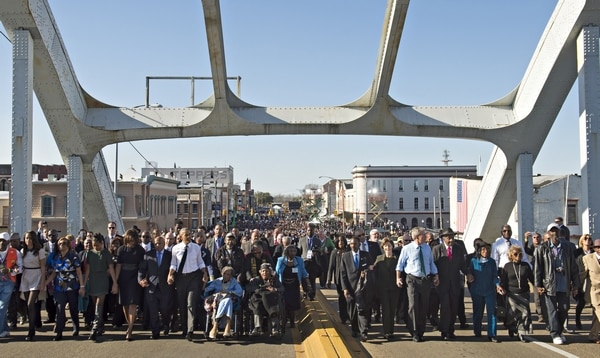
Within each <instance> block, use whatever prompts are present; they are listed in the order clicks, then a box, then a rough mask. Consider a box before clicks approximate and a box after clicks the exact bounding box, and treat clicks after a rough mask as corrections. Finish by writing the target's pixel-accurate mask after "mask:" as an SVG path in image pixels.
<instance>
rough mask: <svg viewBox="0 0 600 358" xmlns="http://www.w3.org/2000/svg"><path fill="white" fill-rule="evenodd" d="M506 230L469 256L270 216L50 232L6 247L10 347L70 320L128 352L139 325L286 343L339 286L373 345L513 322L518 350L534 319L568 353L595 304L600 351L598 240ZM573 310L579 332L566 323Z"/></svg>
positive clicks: (342, 309)
mask: <svg viewBox="0 0 600 358" xmlns="http://www.w3.org/2000/svg"><path fill="white" fill-rule="evenodd" d="M500 231H501V232H500V237H498V238H497V239H493V238H478V239H475V240H474V243H473V244H474V247H473V253H468V250H467V249H466V247H465V244H464V243H463V241H462V240H459V239H458V236H457V233H456V232H454V231H453V230H452V229H450V228H448V229H445V230H442V231H440V232H437V233H433V232H432V231H428V230H426V229H425V228H421V227H414V228H412V229H411V230H408V231H406V232H401V233H398V234H397V236H391V235H390V233H389V232H388V231H387V230H378V229H371V230H369V231H368V232H365V230H364V229H363V228H361V227H341V226H340V224H339V223H330V224H327V223H325V224H321V223H312V222H307V220H306V218H299V217H293V218H277V217H276V218H269V217H264V218H260V219H258V220H257V219H253V218H246V219H241V220H239V221H238V222H236V227H232V228H231V229H230V230H225V229H224V227H223V226H222V225H220V224H217V225H215V226H214V227H212V228H210V230H208V229H207V228H204V227H201V228H199V229H197V230H191V229H189V228H185V227H183V225H182V223H181V222H178V223H176V225H174V227H172V228H170V229H168V230H164V231H163V230H158V229H155V230H149V231H145V230H140V229H138V228H137V227H133V228H131V229H129V230H126V231H125V232H124V233H122V234H121V233H118V232H117V225H116V224H115V223H114V222H109V223H108V225H107V232H106V234H102V233H92V232H87V231H85V230H81V231H80V232H79V233H77V234H76V236H74V235H71V234H68V235H64V236H60V235H59V232H57V231H56V230H54V229H52V228H49V227H48V226H47V223H46V222H43V221H40V222H39V224H38V227H37V229H36V230H32V231H29V232H26V233H23V234H22V235H21V234H20V233H12V234H9V233H6V232H5V233H2V234H0V338H5V337H10V332H11V330H14V329H16V328H17V327H18V325H22V326H27V331H28V333H27V335H26V337H25V340H27V341H34V340H35V336H36V331H37V330H39V329H41V327H42V326H43V324H51V325H53V331H54V333H55V336H54V338H53V339H54V340H55V341H60V340H62V339H63V338H64V337H65V336H66V335H65V330H66V326H67V312H66V311H67V310H68V311H69V312H68V313H69V316H70V320H71V324H70V325H71V327H70V328H71V336H79V335H80V332H81V331H82V330H85V331H87V332H89V333H87V338H88V339H89V340H92V341H100V340H102V339H103V338H102V336H103V334H104V333H105V331H106V329H112V330H117V331H124V332H125V333H124V337H123V338H124V339H125V340H127V341H131V340H133V339H136V338H141V336H140V335H139V334H135V333H134V323H136V322H138V323H140V324H141V327H142V330H146V331H148V332H149V333H150V334H149V338H150V339H155V340H156V339H160V338H161V337H164V336H167V335H172V334H180V335H181V336H182V337H183V338H185V339H187V340H189V341H192V340H194V339H198V338H199V336H198V335H197V334H196V335H195V333H199V332H202V333H203V338H205V339H207V340H214V339H230V338H233V337H237V338H240V337H242V336H248V337H261V336H267V337H271V339H279V338H281V337H282V335H283V334H284V333H285V331H286V328H291V329H294V328H295V324H296V321H297V319H296V312H297V311H298V310H299V309H300V308H301V303H302V300H303V299H307V300H314V299H315V297H316V294H317V291H318V290H319V289H325V288H328V289H329V288H332V287H335V289H336V290H337V294H338V303H339V304H338V313H339V319H340V321H341V322H342V323H343V324H348V325H349V326H350V330H351V332H352V335H353V336H354V337H356V338H357V339H360V340H361V341H367V340H369V339H370V338H371V336H372V335H373V334H374V333H373V332H370V328H371V325H372V323H373V322H374V323H381V326H382V328H381V332H380V334H381V335H383V337H384V338H386V339H388V340H395V339H396V336H395V332H396V331H397V329H398V327H397V325H399V324H402V323H404V325H405V327H406V330H407V331H408V332H409V333H410V335H411V338H412V340H413V341H414V342H422V341H424V340H425V339H426V337H425V333H426V332H429V331H430V329H429V328H428V326H431V330H432V331H438V332H439V335H440V338H441V339H443V340H456V339H457V336H456V335H455V327H457V328H460V329H467V328H469V327H471V326H472V330H473V334H474V335H475V336H476V337H483V335H484V334H485V338H486V339H487V340H489V341H490V342H499V341H500V337H499V335H498V329H497V326H498V323H502V324H503V325H504V328H505V329H507V332H508V336H509V337H511V338H512V339H518V340H521V341H523V342H528V341H530V338H529V336H530V335H531V334H532V333H533V318H532V316H533V313H535V318H536V319H537V322H539V323H543V324H545V326H546V328H547V330H548V331H549V333H550V339H551V341H552V342H553V343H554V344H557V345H560V344H565V343H567V338H566V336H565V333H572V332H573V331H574V330H575V329H576V330H578V331H581V330H582V329H583V325H582V322H581V316H582V312H583V310H584V308H585V307H586V306H590V305H591V307H592V312H593V316H592V325H591V327H590V330H589V332H588V338H589V340H590V341H591V342H594V343H599V344H600V339H599V337H598V334H599V331H600V323H599V317H600V239H596V240H593V239H592V238H591V236H590V235H589V234H585V235H582V236H581V238H580V240H579V242H578V244H577V245H576V244H574V243H571V241H570V237H571V235H570V232H569V229H568V228H567V227H566V226H565V225H564V224H563V222H562V218H560V217H557V218H556V219H555V221H554V222H553V223H551V224H550V225H549V226H548V228H547V231H546V232H544V233H541V234H540V233H535V232H531V233H530V232H528V233H526V234H525V239H524V241H523V242H520V241H518V240H516V239H514V238H513V235H512V230H511V227H510V226H509V225H504V226H503V227H502V228H501V230H500ZM317 280H318V281H319V282H318V284H319V285H318V286H317ZM465 284H466V286H467V289H468V290H469V293H470V297H471V301H472V304H473V316H472V318H471V320H470V322H469V321H468V320H467V317H466V315H465V309H464V302H465ZM571 301H572V302H574V303H575V322H574V323H573V322H568V320H567V317H568V312H569V310H570V309H571V308H570V306H571ZM532 302H533V303H534V305H533V307H535V309H534V310H533V312H532V309H531V307H532V306H531V303H532ZM42 309H44V310H45V312H46V317H47V318H46V320H44V321H42V315H41V313H42ZM484 312H485V313H486V320H485V327H484V319H483V317H484ZM111 326H112V328H111Z"/></svg>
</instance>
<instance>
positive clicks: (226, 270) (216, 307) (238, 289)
mask: <svg viewBox="0 0 600 358" xmlns="http://www.w3.org/2000/svg"><path fill="white" fill-rule="evenodd" d="M233 274H234V270H233V267H231V266H225V267H223V269H222V270H221V277H219V278H218V279H216V280H213V281H211V282H210V283H209V284H208V286H207V287H206V290H205V292H204V295H205V297H206V300H205V303H204V307H205V308H206V312H207V313H212V329H211V330H210V333H209V334H208V338H209V339H215V338H217V331H218V329H219V320H220V319H221V318H224V319H225V329H224V330H223V338H231V336H232V333H231V319H232V318H233V314H234V313H233V309H234V304H236V302H239V301H240V300H241V298H242V293H243V291H242V286H241V285H240V284H239V282H238V281H237V280H236V279H235V278H233Z"/></svg>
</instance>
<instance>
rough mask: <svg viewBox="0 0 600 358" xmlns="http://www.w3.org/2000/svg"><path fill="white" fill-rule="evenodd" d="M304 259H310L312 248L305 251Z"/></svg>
mask: <svg viewBox="0 0 600 358" xmlns="http://www.w3.org/2000/svg"><path fill="white" fill-rule="evenodd" d="M306 259H307V260H310V259H312V250H308V251H306Z"/></svg>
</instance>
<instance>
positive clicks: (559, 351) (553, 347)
mask: <svg viewBox="0 0 600 358" xmlns="http://www.w3.org/2000/svg"><path fill="white" fill-rule="evenodd" d="M527 339H528V340H529V341H530V342H532V343H535V344H537V345H538V346H540V347H542V348H546V349H548V350H551V351H552V352H554V353H558V354H560V355H561V356H563V357H569V358H579V356H576V355H575V354H571V353H569V352H566V351H563V350H562V349H559V348H556V347H555V346H553V345H551V344H548V343H544V342H541V341H538V340H537V339H535V338H532V337H527Z"/></svg>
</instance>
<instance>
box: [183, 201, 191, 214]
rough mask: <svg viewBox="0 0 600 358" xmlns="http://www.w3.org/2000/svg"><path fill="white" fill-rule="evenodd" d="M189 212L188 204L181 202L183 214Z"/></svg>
mask: <svg viewBox="0 0 600 358" xmlns="http://www.w3.org/2000/svg"><path fill="white" fill-rule="evenodd" d="M189 212H190V204H188V203H184V204H183V213H184V214H189Z"/></svg>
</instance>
